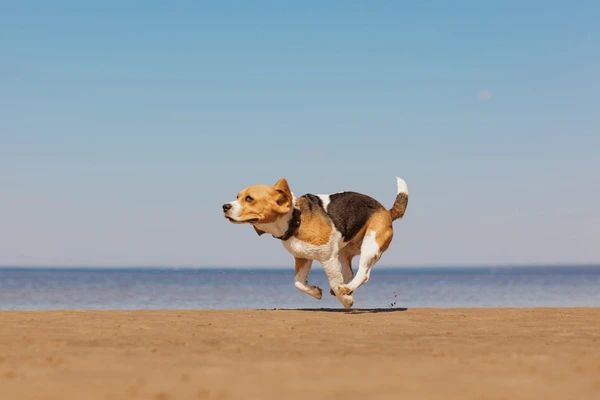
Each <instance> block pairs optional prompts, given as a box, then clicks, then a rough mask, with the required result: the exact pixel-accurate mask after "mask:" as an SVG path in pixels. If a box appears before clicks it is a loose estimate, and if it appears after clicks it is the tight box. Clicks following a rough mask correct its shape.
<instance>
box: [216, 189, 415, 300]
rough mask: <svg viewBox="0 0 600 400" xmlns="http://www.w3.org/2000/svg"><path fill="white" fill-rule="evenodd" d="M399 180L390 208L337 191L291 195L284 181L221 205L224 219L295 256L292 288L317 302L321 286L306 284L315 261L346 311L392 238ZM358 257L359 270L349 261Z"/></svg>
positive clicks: (403, 203) (400, 202)
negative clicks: (265, 236)
mask: <svg viewBox="0 0 600 400" xmlns="http://www.w3.org/2000/svg"><path fill="white" fill-rule="evenodd" d="M396 179H397V188H398V190H397V195H396V200H395V201H394V204H393V206H392V208H390V209H389V210H388V209H386V208H385V207H384V206H383V205H381V203H379V202H378V201H377V200H375V199H373V198H372V197H369V196H367V195H364V194H360V193H355V192H341V193H334V194H329V195H314V194H305V195H303V196H300V197H295V196H294V194H293V193H292V191H291V190H290V187H289V185H288V182H287V180H286V179H285V178H281V179H280V180H278V181H277V182H276V183H275V185H273V186H270V185H254V186H249V187H247V188H245V189H243V190H242V191H241V192H239V193H238V195H237V198H236V200H234V201H231V202H228V203H225V204H223V213H224V216H225V218H227V219H228V220H229V221H231V222H233V223H235V224H250V225H252V226H253V228H254V229H255V230H256V233H258V234H259V235H262V234H264V233H270V234H271V235H273V237H274V238H276V239H279V240H281V242H282V243H283V246H284V247H285V248H286V249H287V250H288V251H289V252H290V253H291V254H292V255H293V256H294V259H295V274H294V281H295V282H294V285H295V286H296V288H298V289H299V290H300V291H301V292H304V293H306V294H308V295H310V296H312V297H314V298H316V299H319V300H320V299H321V297H322V295H323V291H322V290H321V288H319V287H317V286H314V285H311V284H309V283H308V275H309V273H310V269H311V266H312V262H313V260H317V261H319V262H320V263H321V264H322V265H323V268H324V270H325V274H326V275H327V279H328V280H329V286H330V288H331V290H330V293H331V294H332V295H334V296H336V298H337V299H338V300H339V301H340V303H342V305H343V306H344V308H346V309H349V308H351V307H352V305H353V304H354V298H353V294H354V292H355V291H356V289H358V288H359V287H360V286H361V285H363V284H364V283H366V282H368V280H369V277H370V275H371V270H372V268H373V266H374V265H375V263H376V262H377V261H379V258H380V257H381V255H382V254H383V252H385V251H386V250H387V249H388V247H389V245H390V243H391V241H392V237H393V235H394V230H393V227H392V221H394V220H396V219H399V218H402V217H403V216H404V213H405V211H406V207H407V205H408V186H407V185H406V182H405V181H404V180H403V179H401V178H396ZM358 255H360V261H359V266H358V271H357V272H356V274H354V273H353V271H352V258H353V257H355V256H358Z"/></svg>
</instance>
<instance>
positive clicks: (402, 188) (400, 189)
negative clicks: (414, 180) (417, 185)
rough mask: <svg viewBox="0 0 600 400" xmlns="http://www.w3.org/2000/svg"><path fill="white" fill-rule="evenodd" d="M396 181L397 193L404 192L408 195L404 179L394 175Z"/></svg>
mask: <svg viewBox="0 0 600 400" xmlns="http://www.w3.org/2000/svg"><path fill="white" fill-rule="evenodd" d="M396 181H397V182H398V193H397V194H400V193H406V194H407V195H408V185H407V184H406V182H404V179H402V178H398V177H396Z"/></svg>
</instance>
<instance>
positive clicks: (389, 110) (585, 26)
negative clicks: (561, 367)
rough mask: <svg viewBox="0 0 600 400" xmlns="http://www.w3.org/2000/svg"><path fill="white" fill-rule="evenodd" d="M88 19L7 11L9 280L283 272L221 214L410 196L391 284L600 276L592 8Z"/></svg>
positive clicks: (2, 205) (596, 41)
mask: <svg viewBox="0 0 600 400" xmlns="http://www.w3.org/2000/svg"><path fill="white" fill-rule="evenodd" d="M84 3H85V4H84ZM88 3H90V2H80V1H73V2H66V1H59V0H57V1H39V2H29V1H18V2H1V3H0V265H68V266H75V265H96V266H104V265H106V266H118V265H125V266H134V265H157V266H289V265H291V264H292V259H291V256H290V255H289V254H287V253H286V251H285V250H284V249H283V248H282V247H281V244H280V243H278V241H276V240H274V239H272V238H269V237H267V236H263V237H261V238H259V237H258V236H256V234H255V233H254V232H253V230H252V229H251V228H250V227H247V226H236V225H232V224H230V223H228V222H227V221H226V220H225V219H223V218H222V215H221V209H220V206H221V204H222V203H223V202H225V201H229V200H232V199H233V198H234V196H235V193H236V192H237V191H238V190H239V189H241V188H242V187H244V186H246V185H249V184H253V183H274V182H275V181H276V180H277V179H278V178H279V177H281V176H285V177H287V178H288V180H289V182H290V185H291V186H292V190H293V191H294V192H295V193H296V194H302V193H307V192H311V193H330V192H336V191H341V190H355V191H359V192H363V193H367V194H370V195H372V196H374V197H375V198H377V199H378V200H380V201H381V202H383V203H384V204H386V205H388V206H391V203H392V201H393V199H394V196H395V179H394V178H395V176H397V175H399V176H402V177H404V178H405V179H406V181H407V182H408V185H409V188H410V201H409V207H408V211H407V214H406V217H405V219H404V220H402V221H399V222H396V223H395V229H396V236H395V239H394V243H393V244H392V247H391V248H390V250H389V251H388V252H387V253H386V255H385V256H384V258H383V259H382V261H381V264H385V265H482V264H493V265H502V264H531V263H535V264H538V263H594V262H600V209H599V207H600V24H599V23H598V21H599V20H600V3H599V2H596V1H589V2H586V1H577V2H564V1H563V2H553V1H535V2H534V1H502V2H482V1H471V2H460V1H459V2H446V1H443V2H442V1H440V2H435V1H420V2H416V1H410V2H393V1H378V2H367V1H364V2H347V1H340V2H323V1H318V2H317V1H316V2H309V1H302V2H267V1H260V2H258V1H257V2H228V1H216V2H212V3H208V2H197V1H188V2H175V1H173V2H160V3H159V2H137V3H136V4H133V3H134V2H122V1H102V2H95V3H96V4H88Z"/></svg>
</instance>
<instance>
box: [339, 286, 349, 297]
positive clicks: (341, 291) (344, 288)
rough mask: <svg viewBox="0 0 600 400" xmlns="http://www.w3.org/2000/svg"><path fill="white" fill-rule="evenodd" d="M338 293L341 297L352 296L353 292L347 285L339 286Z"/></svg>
mask: <svg viewBox="0 0 600 400" xmlns="http://www.w3.org/2000/svg"><path fill="white" fill-rule="evenodd" d="M338 293H339V295H340V296H344V295H351V294H352V290H351V289H350V288H349V287H348V286H346V285H340V286H338Z"/></svg>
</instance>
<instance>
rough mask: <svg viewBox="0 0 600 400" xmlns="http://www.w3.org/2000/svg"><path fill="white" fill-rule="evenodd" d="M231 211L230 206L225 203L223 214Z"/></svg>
mask: <svg viewBox="0 0 600 400" xmlns="http://www.w3.org/2000/svg"><path fill="white" fill-rule="evenodd" d="M230 209H231V204H229V203H225V204H223V212H227V211H229V210H230Z"/></svg>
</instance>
